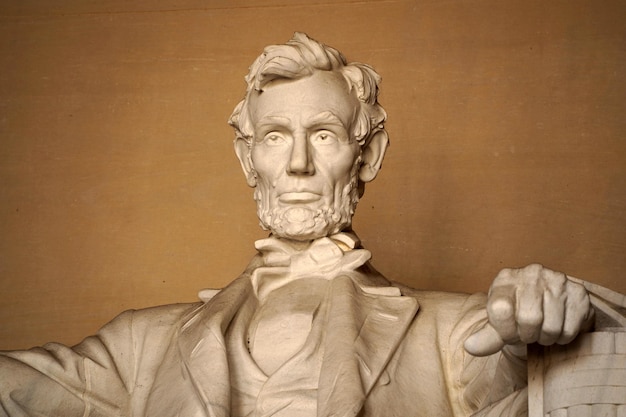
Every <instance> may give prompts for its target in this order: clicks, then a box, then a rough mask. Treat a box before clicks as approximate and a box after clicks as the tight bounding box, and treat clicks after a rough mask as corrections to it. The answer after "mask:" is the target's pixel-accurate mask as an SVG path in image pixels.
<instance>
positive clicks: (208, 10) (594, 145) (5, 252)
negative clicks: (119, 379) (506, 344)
mask: <svg viewBox="0 0 626 417" xmlns="http://www.w3.org/2000/svg"><path fill="white" fill-rule="evenodd" d="M285 3H286V2H284V1H280V2H279V1H277V0H260V1H255V2H243V1H226V0H221V1H220V0H215V1H200V0H186V1H185V0H182V1H176V0H164V1H133V2H128V1H123V0H107V1H101V0H97V1H96V0H91V1H87V0H67V1H57V2H49V1H43V0H14V1H4V2H2V5H0V69H1V70H0V140H1V142H0V145H1V146H0V231H1V234H0V283H1V288H2V289H1V290H0V348H20V347H28V346H31V345H35V344H41V343H44V342H46V341H51V340H54V341H60V342H64V343H68V344H73V343H76V342H78V341H79V340H80V339H81V338H82V337H83V336H86V335H89V334H92V333H94V332H95V331H96V330H97V329H98V328H99V327H100V326H101V325H102V324H104V323H105V322H106V321H108V320H109V319H111V318H112V317H113V316H115V315H116V314H117V313H119V312H121V311H122V310H125V309H129V308H141V307H146V306H150V305H157V304H164V303H174V302H187V301H195V300H196V293H197V290H199V289H201V288H205V287H221V286H224V285H226V284H227V283H228V282H229V281H231V280H232V279H233V278H235V277H236V276H237V275H238V274H239V273H240V272H241V271H242V270H243V269H244V267H245V266H246V264H247V262H248V260H249V259H250V258H251V257H252V256H253V254H254V247H253V241H254V240H256V239H258V238H261V237H263V236H265V234H264V232H262V231H261V230H260V229H259V228H258V226H257V220H256V217H255V207H254V203H253V201H252V191H251V190H250V189H249V188H247V186H246V185H245V181H244V177H243V175H242V174H241V172H240V168H239V165H238V162H237V161H236V159H235V156H234V153H233V150H232V140H233V133H232V131H231V129H230V128H229V127H228V126H227V124H226V120H227V118H228V116H229V115H230V112H231V110H232V109H233V107H234V106H235V104H236V103H237V102H238V101H239V100H240V99H241V98H242V97H243V93H244V88H245V86H244V82H243V76H244V75H245V73H246V72H247V68H248V66H249V65H250V64H251V63H252V61H253V60H254V58H256V56H257V55H258V54H259V53H260V52H261V51H262V49H263V47H264V46H266V45H269V44H276V43H284V42H285V41H287V40H288V39H289V38H290V37H291V36H292V34H293V32H294V31H303V32H306V33H308V34H309V35H311V36H312V37H314V38H316V39H318V40H320V41H322V42H324V43H326V44H328V45H331V46H334V47H336V48H338V49H339V50H340V51H342V52H343V53H344V54H345V55H346V56H347V58H348V60H350V61H360V62H366V63H369V64H371V65H373V66H374V67H375V68H376V69H377V70H378V72H379V73H380V74H381V75H382V76H383V84H382V93H381V96H380V101H381V102H382V104H383V105H384V106H385V108H386V110H387V112H388V113H389V121H388V123H387V127H388V131H389V134H390V136H391V140H392V145H391V147H390V149H389V151H388V154H387V158H386V161H385V163H384V166H383V170H382V172H381V174H380V175H379V177H378V179H377V180H376V181H375V182H374V183H372V184H370V185H369V187H368V188H367V191H366V193H365V196H364V198H363V200H362V201H361V203H360V205H359V209H358V210H357V215H356V218H355V230H356V231H357V232H358V233H359V235H360V237H361V239H362V240H363V242H364V245H365V246H366V247H367V248H369V249H370V250H371V251H372V252H373V254H374V259H373V263H374V265H375V266H376V267H377V268H378V269H379V270H380V271H381V272H383V273H384V274H385V275H386V276H387V277H389V278H391V279H394V280H398V281H401V282H404V283H406V284H410V285H412V286H415V287H419V288H428V289H441V290H454V291H466V292H475V291H486V290H487V289H488V286H489V283H490V282H491V280H492V278H493V277H494V276H495V274H496V273H497V272H498V270H499V269H500V268H502V267H504V266H521V265H525V264H528V263H530V262H541V263H543V264H545V265H547V266H550V267H552V268H553V269H557V270H563V271H566V272H567V273H569V274H571V275H574V276H577V277H580V278H584V279H587V280H590V281H594V282H597V283H600V284H603V285H606V286H608V287H611V288H613V289H615V290H619V291H621V292H626V282H625V280H624V272H623V271H624V268H625V267H626V257H625V256H624V252H625V250H626V233H625V231H626V227H625V225H626V144H625V142H624V140H625V138H624V133H625V127H626V126H625V124H626V121H625V120H626V118H625V117H624V108H625V106H624V104H625V101H626V94H625V93H626V91H625V90H626V84H625V82H624V79H625V74H624V70H625V60H626V54H625V52H626V40H625V39H626V37H625V35H626V26H625V25H624V15H625V13H624V12H625V11H626V10H625V9H626V6H625V5H626V3H624V2H623V1H621V0H618V1H610V0H604V1H601V2H597V1H595V0H568V1H557V0H553V1H552V0H551V1H545V0H505V1H502V0H482V1H478V0H458V1H419V0H418V1H409V0H406V1H403V0H398V1H339V2H332V4H331V2H317V1H311V0H306V1H303V0H299V1H293V2H289V4H288V5H287V4H285Z"/></svg>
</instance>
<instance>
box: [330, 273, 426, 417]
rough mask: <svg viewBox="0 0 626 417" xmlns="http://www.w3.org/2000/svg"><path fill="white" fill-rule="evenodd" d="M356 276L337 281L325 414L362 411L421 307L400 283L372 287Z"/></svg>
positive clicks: (333, 291)
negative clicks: (401, 293)
mask: <svg viewBox="0 0 626 417" xmlns="http://www.w3.org/2000/svg"><path fill="white" fill-rule="evenodd" d="M361 277H362V276H361ZM353 278H354V277H352V278H351V277H350V276H348V275H344V276H340V277H337V278H335V279H334V280H333V281H332V289H331V291H330V300H329V301H330V302H329V303H328V304H327V306H328V307H327V308H328V309H329V310H328V313H327V317H328V324H327V334H326V341H325V349H324V362H323V364H322V370H321V374H320V382H319V398H318V415H319V416H328V415H331V414H332V415H333V416H346V417H347V416H356V415H357V414H358V412H359V411H360V410H361V408H362V407H363V403H364V401H365V398H366V397H367V395H368V394H369V393H370V391H371V389H372V388H373V386H374V384H375V383H376V381H378V379H379V378H380V377H381V374H382V372H383V370H384V369H385V367H386V365H387V363H388V362H389V360H390V359H391V356H392V355H393V353H394V352H395V351H396V349H397V348H398V345H399V344H400V342H401V341H402V339H403V337H404V335H405V334H406V332H407V329H408V327H409V325H410V323H411V322H412V320H413V318H414V317H415V314H416V313H417V310H418V308H419V307H418V303H417V300H416V299H415V298H413V297H407V296H401V295H400V293H399V290H398V289H397V288H396V287H371V288H368V287H365V286H362V285H359V284H356V282H358V281H362V280H359V279H353ZM359 382H360V383H359Z"/></svg>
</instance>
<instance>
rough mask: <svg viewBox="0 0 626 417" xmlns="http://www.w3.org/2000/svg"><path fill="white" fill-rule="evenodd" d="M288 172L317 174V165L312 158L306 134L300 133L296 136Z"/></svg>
mask: <svg viewBox="0 0 626 417" xmlns="http://www.w3.org/2000/svg"><path fill="white" fill-rule="evenodd" d="M287 173H288V174H291V175H313V174H315V167H314V166H313V161H312V160H311V151H310V149H309V141H308V139H307V137H306V135H304V134H299V135H296V136H295V137H294V140H293V147H292V148H291V157H290V158H289V165H288V166H287Z"/></svg>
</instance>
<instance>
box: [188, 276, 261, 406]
mask: <svg viewBox="0 0 626 417" xmlns="http://www.w3.org/2000/svg"><path fill="white" fill-rule="evenodd" d="M250 294H252V287H251V285H250V279H249V274H243V275H242V276H241V277H239V278H238V279H237V280H235V281H233V282H232V283H231V284H230V285H229V286H227V287H226V288H224V289H223V290H222V291H220V292H219V293H218V294H217V295H216V296H215V297H214V298H212V299H211V300H210V301H209V302H207V303H206V304H204V305H203V306H202V307H201V308H200V309H199V310H196V311H195V312H193V313H192V314H190V316H189V317H188V318H187V319H186V321H185V322H184V323H183V325H182V327H181V330H180V333H179V335H178V350H179V352H180V358H181V360H182V362H183V367H184V370H185V373H186V374H187V375H188V377H189V379H190V381H191V383H192V385H193V387H194V389H195V391H196V393H197V395H198V397H199V398H200V399H201V401H202V402H203V403H204V405H205V409H206V412H205V413H206V415H207V416H211V417H227V416H229V415H230V375H229V370H228V360H227V355H226V345H225V341H224V332H225V331H226V328H227V326H228V325H229V323H230V322H231V321H232V319H233V317H234V316H235V314H236V313H237V311H238V310H239V308H240V307H241V305H242V303H243V302H244V301H245V300H246V299H247V297H248V296H249V295H250Z"/></svg>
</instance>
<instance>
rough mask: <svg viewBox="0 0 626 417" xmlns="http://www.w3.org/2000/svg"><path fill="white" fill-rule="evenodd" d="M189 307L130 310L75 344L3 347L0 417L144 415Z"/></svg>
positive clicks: (0, 366) (1, 357)
mask: <svg viewBox="0 0 626 417" xmlns="http://www.w3.org/2000/svg"><path fill="white" fill-rule="evenodd" d="M187 309H188V307H185V306H184V305H181V307H177V306H172V307H169V308H168V307H159V308H152V309H146V310H137V311H134V310H131V311H126V312H124V313H122V314H120V315H119V316H118V317H116V318H115V319H114V320H112V321H111V322H110V323H108V324H106V325H105V326H104V327H102V328H101V329H100V331H99V332H98V333H97V334H96V335H94V336H90V337H87V338H86V339H85V340H83V341H82V342H81V343H80V344H78V345H76V346H74V347H68V346H64V345H62V344H59V343H48V344H46V345H44V346H42V347H36V348H33V349H29V350H23V351H7V352H0V417H6V416H10V417H16V416H47V417H73V416H87V415H88V416H93V417H95V416H103V417H104V416H107V417H108V416H122V415H123V416H126V415H143V412H142V411H141V409H140V408H141V407H142V404H143V403H144V402H145V401H143V400H144V399H145V397H146V396H147V395H148V394H149V390H150V387H151V381H152V380H153V377H154V373H155V372H156V369H157V368H158V365H159V363H161V361H162V356H163V353H164V351H165V350H166V349H167V347H168V343H169V342H168V341H169V340H170V338H171V335H172V332H173V329H174V326H173V323H176V322H177V321H178V320H179V318H180V315H181V314H182V313H183V312H184V311H186V310H187ZM138 407H139V408H138Z"/></svg>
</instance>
